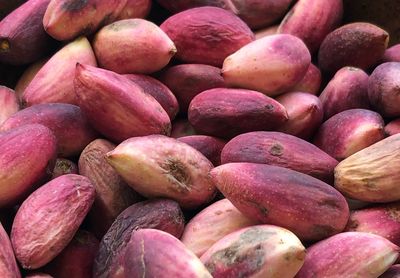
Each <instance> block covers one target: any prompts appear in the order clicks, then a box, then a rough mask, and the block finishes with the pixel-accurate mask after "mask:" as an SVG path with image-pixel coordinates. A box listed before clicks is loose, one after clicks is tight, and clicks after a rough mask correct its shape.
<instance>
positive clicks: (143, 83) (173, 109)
mask: <svg viewBox="0 0 400 278" xmlns="http://www.w3.org/2000/svg"><path fill="white" fill-rule="evenodd" d="M124 76H125V77H127V78H128V79H129V80H131V81H133V82H134V83H135V84H137V85H139V87H141V88H142V89H143V91H144V92H145V93H147V94H149V95H151V96H152V97H154V98H155V99H156V100H157V101H158V102H159V103H160V104H161V106H162V107H163V108H164V110H165V112H167V113H168V116H169V118H170V119H171V121H172V120H173V119H174V118H175V116H176V114H177V113H178V111H179V104H178V101H177V99H176V97H175V95H174V94H173V93H172V92H171V90H170V89H168V87H167V86H165V85H164V84H163V83H161V82H160V81H158V80H157V79H155V78H153V77H151V76H147V75H143V74H126V75H124Z"/></svg>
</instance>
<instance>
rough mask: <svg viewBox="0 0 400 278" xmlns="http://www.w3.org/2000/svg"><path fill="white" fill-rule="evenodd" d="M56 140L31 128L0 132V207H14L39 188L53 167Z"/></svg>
mask: <svg viewBox="0 0 400 278" xmlns="http://www.w3.org/2000/svg"><path fill="white" fill-rule="evenodd" d="M56 154H57V140H56V137H55V136H54V135H53V133H52V132H51V130H50V129H48V128H47V127H45V126H42V125H38V124H33V125H26V126H21V127H18V128H14V129H12V130H9V131H3V132H0V207H4V206H11V205H15V204H16V203H17V202H18V201H21V200H22V199H23V198H25V197H26V196H27V195H28V194H29V193H31V192H32V191H33V190H34V189H35V187H36V186H38V185H41V184H43V182H45V181H46V180H47V178H48V175H49V174H50V173H51V171H52V169H53V167H54V161H55V159H56Z"/></svg>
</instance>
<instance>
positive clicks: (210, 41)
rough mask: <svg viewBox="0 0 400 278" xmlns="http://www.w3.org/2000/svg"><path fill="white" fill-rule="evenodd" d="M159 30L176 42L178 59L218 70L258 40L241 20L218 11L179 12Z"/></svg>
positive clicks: (210, 9)
mask: <svg viewBox="0 0 400 278" xmlns="http://www.w3.org/2000/svg"><path fill="white" fill-rule="evenodd" d="M215 18H218V21H215ZM160 27H161V29H162V30H163V31H164V32H165V33H166V34H167V35H168V36H169V37H170V38H171V39H172V41H173V42H174V44H175V46H176V48H177V50H178V52H177V53H176V58H178V59H179V60H181V61H183V62H185V63H197V64H200V63H203V64H207V65H212V66H217V67H219V66H221V65H222V63H223V61H224V59H225V58H226V57H228V56H229V55H231V54H232V53H234V52H235V51H237V50H238V49H240V48H241V47H243V46H244V45H246V44H248V43H249V42H251V41H253V40H254V39H255V37H254V34H253V32H252V31H251V30H250V29H249V27H248V26H247V25H246V24H245V23H244V22H243V21H242V20H241V19H240V18H239V17H237V16H236V15H234V14H232V13H231V12H228V11H226V10H224V9H221V8H216V7H200V8H193V9H189V10H186V11H183V12H180V13H178V14H175V15H173V16H171V17H170V18H168V19H167V20H166V21H164V23H162V24H161V26H160ZM210 49H212V50H213V51H211V52H210Z"/></svg>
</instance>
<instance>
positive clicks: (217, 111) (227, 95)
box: [188, 88, 288, 138]
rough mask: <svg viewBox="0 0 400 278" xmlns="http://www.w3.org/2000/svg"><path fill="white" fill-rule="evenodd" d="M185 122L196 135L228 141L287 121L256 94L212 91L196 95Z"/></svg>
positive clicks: (273, 105) (279, 110) (276, 107)
mask: <svg viewBox="0 0 400 278" xmlns="http://www.w3.org/2000/svg"><path fill="white" fill-rule="evenodd" d="M188 119H189V122H190V124H191V125H192V126H193V127H194V129H195V130H196V131H197V132H199V133H200V134H207V135H211V136H216V137H221V138H232V137H234V136H236V135H239V134H241V133H245V132H250V131H258V130H274V129H277V128H279V127H280V126H281V125H282V124H284V123H285V122H286V121H287V120H288V114H287V112H286V109H285V108H284V107H283V106H282V105H281V104H280V103H279V102H277V101H276V100H274V99H272V98H270V97H268V96H266V95H264V94H262V93H260V92H256V91H252V90H245V89H225V88H216V89H211V90H207V91H204V92H202V93H201V94H199V95H197V96H196V97H195V98H194V99H193V100H192V102H191V103H190V106H189V112H188Z"/></svg>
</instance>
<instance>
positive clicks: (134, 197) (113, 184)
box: [78, 139, 141, 239]
mask: <svg viewBox="0 0 400 278" xmlns="http://www.w3.org/2000/svg"><path fill="white" fill-rule="evenodd" d="M115 147H116V146H115V145H114V144H113V143H111V142H109V141H107V140H104V139H96V140H94V141H93V142H91V143H90V144H89V145H87V146H86V148H85V149H84V150H83V151H82V153H81V155H80V157H79V161H78V165H79V172H80V174H81V175H82V176H85V177H88V178H89V179H90V180H91V182H92V184H93V186H94V187H95V188H96V192H97V194H96V199H95V201H94V203H93V206H92V208H91V210H90V212H89V215H88V221H89V223H90V228H91V231H93V232H94V234H95V235H96V236H97V238H99V239H101V238H102V237H103V236H104V234H105V233H106V232H107V230H108V229H109V228H110V226H111V225H112V223H113V222H114V220H115V218H116V217H117V216H118V215H119V214H120V213H121V212H122V211H123V210H124V209H126V208H127V207H129V206H130V205H132V204H134V203H136V202H138V201H139V200H140V199H141V197H140V196H139V194H137V193H136V192H135V191H134V190H132V189H131V188H130V187H129V186H128V185H127V184H126V183H125V182H124V181H123V180H122V178H121V177H120V176H119V175H118V174H117V172H116V171H115V170H114V169H113V168H112V167H111V165H110V164H108V163H107V161H106V159H105V155H106V153H108V152H110V151H112V150H113V149H115Z"/></svg>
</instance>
